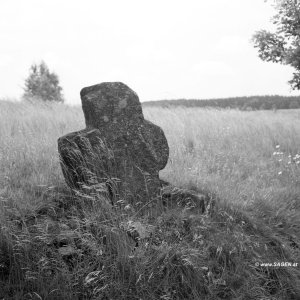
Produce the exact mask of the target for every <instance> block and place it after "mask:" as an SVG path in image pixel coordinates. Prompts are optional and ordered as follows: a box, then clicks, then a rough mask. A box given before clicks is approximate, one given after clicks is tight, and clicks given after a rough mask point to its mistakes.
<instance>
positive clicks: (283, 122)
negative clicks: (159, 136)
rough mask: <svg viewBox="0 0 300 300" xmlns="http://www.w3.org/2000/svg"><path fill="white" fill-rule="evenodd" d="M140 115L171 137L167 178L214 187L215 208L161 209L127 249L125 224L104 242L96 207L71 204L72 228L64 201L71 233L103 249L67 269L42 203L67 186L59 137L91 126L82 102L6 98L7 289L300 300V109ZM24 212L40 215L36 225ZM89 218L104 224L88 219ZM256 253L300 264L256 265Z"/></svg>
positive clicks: (3, 233) (29, 294)
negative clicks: (144, 236)
mask: <svg viewBox="0 0 300 300" xmlns="http://www.w3.org/2000/svg"><path fill="white" fill-rule="evenodd" d="M144 115H145V118H146V119H148V120H150V121H152V122H153V123H155V124H157V125H159V126H160V127H161V128H162V129H163V130H164V132H165V135H166V137H167V140H168V143H169V147H170V157H169V162H168V164H167V166H166V168H165V169H164V170H162V171H161V172H160V176H161V178H162V179H163V180H166V181H168V182H170V183H172V184H174V185H176V186H178V187H183V188H188V189H193V190H195V191H197V192H199V193H204V194H209V195H214V198H215V199H216V201H217V202H216V208H215V212H214V214H213V215H207V214H206V215H200V214H195V213H192V212H188V211H187V210H183V209H179V208H176V209H170V210H168V211H165V212H161V214H160V216H159V217H158V218H157V219H156V220H155V222H154V223H151V226H152V227H154V228H155V230H154V232H155V234H153V236H155V238H153V237H152V238H151V241H149V240H147V241H144V242H142V243H141V246H140V247H139V248H138V249H137V250H136V251H135V253H134V254H130V255H129V254H128V253H127V252H126V253H125V252H124V251H125V249H127V246H128V245H129V244H130V242H128V241H127V239H125V238H123V237H120V235H117V236H115V235H113V236H112V237H111V239H110V240H111V244H109V243H108V244H106V247H111V248H110V249H109V250H107V253H106V252H105V250H104V248H105V247H104V244H101V241H102V240H101V239H100V236H99V232H100V231H101V230H102V231H103V230H104V229H103V227H102V226H103V219H102V220H100V219H98V216H97V209H96V208H93V209H92V210H89V209H88V208H87V207H86V208H84V209H83V213H82V214H83V216H81V217H79V216H78V215H77V216H76V218H75V215H76V213H74V215H73V220H74V219H76V220H77V221H76V222H78V224H81V225H78V226H77V227H76V226H75V227H74V228H73V227H72V226H71V225H70V224H69V223H68V222H69V219H70V218H69V217H67V216H65V215H64V212H63V213H61V215H60V217H59V218H61V220H62V222H61V223H65V224H68V226H69V228H68V232H70V231H73V233H74V232H75V233H76V234H77V235H80V238H81V240H84V241H86V243H87V244H88V245H90V244H93V245H94V246H95V247H94V248H97V249H98V250H97V249H94V248H93V249H94V250H89V251H90V252H88V253H89V255H88V257H83V258H82V257H81V258H80V259H79V258H77V260H76V263H74V262H73V265H72V266H73V267H72V268H71V267H70V266H69V265H68V262H66V261H64V259H63V258H62V255H61V256H60V254H61V253H59V252H58V251H57V249H54V248H51V251H50V250H48V248H47V241H46V240H47V239H49V238H50V235H51V234H50V233H49V232H48V229H49V227H50V225H49V224H50V223H51V222H50V221H49V218H48V219H47V218H45V217H43V218H41V219H39V218H38V216H37V213H36V211H37V210H38V209H40V208H41V207H43V206H45V203H46V202H47V205H48V206H51V205H52V204H51V203H52V202H51V201H55V197H58V198H60V199H62V200H60V201H64V200H63V198H64V197H63V195H69V194H68V192H67V191H66V190H67V187H66V186H65V183H64V179H63V176H62V173H61V169H60V165H59V158H58V152H57V139H58V137H60V136H62V135H64V134H66V133H68V132H71V131H75V130H79V129H82V128H84V127H85V125H84V118H83V113H82V110H81V108H80V107H69V106H66V105H63V104H47V103H43V104H41V103H39V104H36V103H35V104H34V103H24V102H22V103H19V102H9V101H0V141H1V143H0V200H1V204H0V224H1V230H0V280H1V282H2V284H1V285H0V297H1V299H2V298H3V299H164V300H167V299H170V300H171V299H270V300H271V299H298V297H300V266H299V264H300V250H299V249H300V248H299V247H300V234H299V232H300V110H297V109H295V110H286V111H285V110H278V111H240V110H234V109H232V110H229V109H211V108H185V107H172V108H160V107H145V108H144ZM54 190H55V191H56V192H55V193H52V194H51V196H49V191H54ZM49 199H50V200H49ZM66 199H67V196H66ZM68 199H69V198H68ZM53 207H54V206H53ZM53 207H52V210H53V211H55V209H56V207H54V209H53ZM54 214H56V216H55V218H57V219H58V217H57V214H58V213H57V211H55V213H54ZM98 214H99V211H98ZM28 216H34V218H33V219H34V221H32V223H30V224H29V223H28V222H27V221H28ZM53 218H54V217H53ZM125 218H126V220H130V218H133V215H130V213H129V212H127V214H126V217H125ZM46 219H47V222H48V221H49V222H48V223H47V224H48V225H47V226H46V227H43V224H44V223H45V220H46ZM16 220H19V221H18V222H15V221H16ZM119 220H120V219H119ZM92 221H93V222H94V223H93V224H94V225H95V224H96V225H95V226H98V227H97V228H98V231H97V230H96V233H95V232H93V230H92V229H91V228H90V227H88V226H86V225H87V224H91V223H92ZM135 221H137V220H135ZM138 221H139V222H142V223H147V222H148V223H149V222H150V221H149V220H146V219H143V218H141V219H138ZM114 222H115V221H114ZM120 223H121V222H120ZM187 223H188V225H189V229H188V230H187V229H186V227H185V225H186V224H187ZM51 224H52V223H51ZM82 224H84V225H82ZM149 224H150V223H149ZM113 226H115V227H116V228H118V230H120V231H118V232H119V233H120V232H121V229H120V228H121V227H120V226H119V224H117V223H113ZM31 227H32V228H33V227H34V230H33V229H32V228H31ZM42 227H43V230H42V229H41V228H42ZM60 230H63V229H62V228H60ZM105 230H106V229H105ZM37 231H38V234H37ZM59 232H61V231H59ZM97 232H98V233H97ZM97 234H98V235H97ZM37 237H38V238H37ZM157 239H158V240H159V242H157ZM154 240H156V244H155V245H153V247H152V246H151V245H152V244H151V243H152V242H153V241H154ZM125 244H126V245H125ZM127 244H128V245H127ZM116 245H119V246H120V245H121V246H120V247H119V246H118V247H117V246H116ZM122 245H123V246H122ZM124 245H125V246H124ZM102 246H103V251H102V252H101V253H102V254H99V249H100V248H101V247H102ZM89 247H90V246H89ZM128 247H129V246H128ZM90 248H91V247H90ZM90 248H89V249H90ZM101 249H102V248H101ZM49 251H50V254H49V253H48V252H49ZM93 251H94V252H93ZM33 252H34V253H33ZM104 252H105V253H106V254H105V255H104V254H103V253H104ZM121 252H122V253H121ZM97 253H98V254H97ZM79 257H80V256H79ZM53 260H56V262H57V261H59V262H60V266H59V267H58V266H57V265H56V264H55V262H54V261H53ZM255 261H259V262H260V263H261V262H268V263H269V262H273V261H276V262H279V263H280V262H288V263H298V266H296V265H294V266H288V265H285V266H281V267H280V266H279V267H263V266H259V267H258V266H256V267H255V266H254V262H255ZM74 264H75V266H74ZM43 266H44V267H43ZM100 266H101V268H100ZM104 267H105V272H104V271H103V268H104ZM45 270H47V271H49V270H51V272H50V271H49V272H50V275H49V274H48V273H47V274H48V275H47V274H46V273H45ZM102 271H103V272H102ZM97 272H98V273H97ZM30 274H33V275H32V276H30ZM34 274H35V275H34ZM151 274H152V275H151ZM1 288H2V294H1Z"/></svg>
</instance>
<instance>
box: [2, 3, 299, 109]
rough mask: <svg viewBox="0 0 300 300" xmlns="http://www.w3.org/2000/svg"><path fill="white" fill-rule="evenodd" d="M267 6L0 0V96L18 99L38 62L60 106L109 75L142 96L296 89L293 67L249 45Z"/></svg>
mask: <svg viewBox="0 0 300 300" xmlns="http://www.w3.org/2000/svg"><path fill="white" fill-rule="evenodd" d="M274 13H275V11H274V9H273V8H272V6H271V3H270V1H268V2H265V1H264V0H214V1H209V0H185V1H184V0H110V1H108V0H84V1H81V0H72V1H71V0H65V1H62V0H49V1H48V0H26V1H24V0H0V43H1V44H0V46H1V47H0V82H1V84H0V98H15V99H18V98H20V96H21V95H22V93H23V86H24V80H25V79H26V77H27V76H28V74H29V69H30V66H31V65H32V64H33V63H39V62H40V61H41V60H44V61H45V63H46V64H47V65H48V67H49V69H50V70H51V71H54V72H55V73H56V74H57V75H58V76H59V79H60V84H61V86H62V88H63V92H64V96H65V99H66V103H67V104H80V96H79V92H80V90H81V89H82V88H83V87H85V86H90V85H94V84H97V83H101V82H107V81H121V82H123V83H125V84H127V85H128V86H129V87H130V88H132V89H133V90H134V91H135V92H137V94H138V95H139V98H140V100H141V101H147V100H161V99H178V98H186V99H189V98H193V99H208V98H224V97H237V96H253V95H275V94H279V95H298V94H299V92H296V91H291V89H290V86H289V85H288V83H287V81H288V80H289V79H291V77H292V72H293V69H292V68H291V67H289V66H282V65H279V64H273V63H270V62H263V61H261V60H260V59H259V58H258V54H257V50H256V49H255V48H254V47H253V44H252V43H251V37H252V35H253V34H254V33H255V31H257V30H260V29H269V30H272V29H273V27H272V26H273V25H272V22H271V21H270V19H271V17H272V16H273V15H274Z"/></svg>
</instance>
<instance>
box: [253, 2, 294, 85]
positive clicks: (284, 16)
mask: <svg viewBox="0 0 300 300" xmlns="http://www.w3.org/2000/svg"><path fill="white" fill-rule="evenodd" d="M273 3H274V6H275V8H276V10H277V13H276V15H275V16H274V17H273V24H274V25H275V26H276V30H275V32H273V33H272V32H268V31H266V30H260V31H258V32H256V33H255V34H254V36H253V42H254V47H256V48H258V53H259V57H260V58H261V59H262V60H264V61H271V62H276V63H281V64H285V65H290V66H292V67H293V68H294V69H295V72H294V73H293V78H292V79H291V80H290V81H289V84H290V85H291V87H292V88H293V89H294V90H299V89H300V43H299V42H300V1H299V0H273Z"/></svg>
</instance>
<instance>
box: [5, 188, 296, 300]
mask: <svg viewBox="0 0 300 300" xmlns="http://www.w3.org/2000/svg"><path fill="white" fill-rule="evenodd" d="M43 197H44V204H43V205H42V206H40V207H39V208H37V209H36V210H35V211H31V212H28V211H27V212H25V211H24V212H20V211H16V210H14V209H12V208H9V207H7V208H6V210H5V216H6V224H5V225H4V226H2V227H1V232H0V277H1V282H2V283H1V289H0V290H1V292H0V296H1V297H4V298H5V299H298V298H299V297H300V285H299V282H300V270H299V267H298V268H297V267H296V266H285V267H284V266H280V263H284V262H296V261H299V258H300V251H299V245H300V239H299V237H298V239H295V240H293V242H289V240H284V239H283V238H281V237H280V235H279V234H278V233H277V232H275V231H274V230H273V229H271V228H270V227H268V226H267V225H266V224H262V223H259V221H258V220H256V219H254V218H251V217H250V216H246V215H245V213H241V212H239V211H237V210H233V209H232V208H230V207H225V206H224V205H222V204H221V203H217V204H216V206H215V207H214V210H213V211H209V212H206V213H204V214H202V212H200V211H197V210H195V209H189V208H188V209H182V208H176V207H174V208H171V209H167V210H165V211H164V212H159V211H157V212H156V214H155V215H153V210H152V215H136V213H135V212H134V211H133V210H130V211H128V209H127V208H126V207H125V206H124V205H123V206H122V205H121V206H120V207H118V208H117V207H116V208H115V209H114V211H113V213H112V212H111V211H109V210H107V208H106V207H105V206H104V205H103V201H102V200H103V199H101V196H99V197H98V198H96V197H94V198H93V199H92V198H91V197H89V196H85V195H75V194H73V193H71V192H70V191H68V190H67V189H55V188H52V189H49V190H47V191H46V192H45V193H44V195H43ZM263 263H272V264H273V263H278V264H279V265H278V266H269V267H268V266H263V265H262V264H263Z"/></svg>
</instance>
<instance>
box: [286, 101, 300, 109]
mask: <svg viewBox="0 0 300 300" xmlns="http://www.w3.org/2000/svg"><path fill="white" fill-rule="evenodd" d="M299 107H300V105H299V102H298V101H291V103H290V104H289V109H296V108H299Z"/></svg>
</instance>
